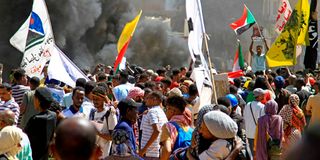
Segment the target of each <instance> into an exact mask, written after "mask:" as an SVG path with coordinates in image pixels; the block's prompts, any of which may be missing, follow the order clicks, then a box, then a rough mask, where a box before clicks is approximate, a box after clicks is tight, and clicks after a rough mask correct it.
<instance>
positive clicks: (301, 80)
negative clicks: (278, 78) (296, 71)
mask: <svg viewBox="0 0 320 160" xmlns="http://www.w3.org/2000/svg"><path fill="white" fill-rule="evenodd" d="M296 84H297V85H301V86H305V85H306V82H305V81H304V79H303V78H298V79H297V80H296Z"/></svg>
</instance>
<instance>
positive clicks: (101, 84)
mask: <svg viewBox="0 0 320 160" xmlns="http://www.w3.org/2000/svg"><path fill="white" fill-rule="evenodd" d="M97 86H101V87H103V88H104V89H105V90H107V89H108V84H106V83H105V82H99V83H97Z"/></svg>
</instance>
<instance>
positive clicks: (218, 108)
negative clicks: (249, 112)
mask: <svg viewBox="0 0 320 160" xmlns="http://www.w3.org/2000/svg"><path fill="white" fill-rule="evenodd" d="M213 108H214V110H220V111H221V112H223V113H225V114H227V115H229V114H230V110H229V109H228V108H227V107H226V106H225V105H222V104H218V105H215V106H214V107H213Z"/></svg>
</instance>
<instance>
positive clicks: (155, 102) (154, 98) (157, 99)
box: [145, 91, 162, 107]
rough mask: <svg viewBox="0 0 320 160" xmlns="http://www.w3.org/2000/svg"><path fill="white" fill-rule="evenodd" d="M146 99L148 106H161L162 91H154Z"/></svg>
mask: <svg viewBox="0 0 320 160" xmlns="http://www.w3.org/2000/svg"><path fill="white" fill-rule="evenodd" d="M145 101H146V106H147V107H153V106H159V105H160V104H161V102H162V94H161V93H160V92H157V91H153V92H151V93H150V94H149V95H148V96H147V97H146V100H145Z"/></svg>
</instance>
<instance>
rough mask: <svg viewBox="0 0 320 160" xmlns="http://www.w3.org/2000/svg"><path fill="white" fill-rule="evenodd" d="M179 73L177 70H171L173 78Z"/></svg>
mask: <svg viewBox="0 0 320 160" xmlns="http://www.w3.org/2000/svg"><path fill="white" fill-rule="evenodd" d="M179 73H180V71H179V70H178V69H174V70H172V75H173V76H176V75H179Z"/></svg>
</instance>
